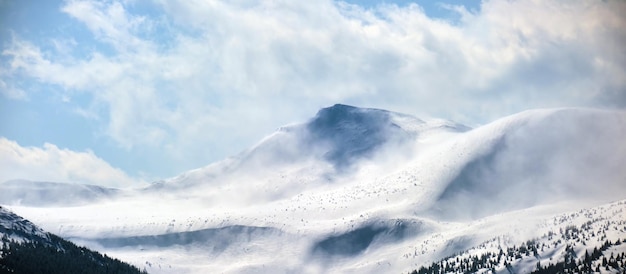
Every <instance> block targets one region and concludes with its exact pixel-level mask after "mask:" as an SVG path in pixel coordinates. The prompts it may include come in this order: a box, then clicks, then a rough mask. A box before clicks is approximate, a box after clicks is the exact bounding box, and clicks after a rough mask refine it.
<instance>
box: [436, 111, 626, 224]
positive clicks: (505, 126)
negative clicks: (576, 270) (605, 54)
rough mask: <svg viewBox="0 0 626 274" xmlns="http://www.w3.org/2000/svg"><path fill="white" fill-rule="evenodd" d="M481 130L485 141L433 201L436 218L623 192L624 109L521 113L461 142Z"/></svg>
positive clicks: (615, 196)
mask: <svg viewBox="0 0 626 274" xmlns="http://www.w3.org/2000/svg"><path fill="white" fill-rule="evenodd" d="M489 132H492V134H489ZM485 135H491V140H490V143H489V144H488V145H487V147H486V148H485V149H483V150H482V151H480V152H479V153H477V155H475V156H474V157H473V158H472V159H470V160H469V161H468V162H467V163H465V164H463V165H462V166H461V169H460V171H459V172H458V174H457V175H456V176H455V177H454V178H453V179H452V180H451V181H450V182H449V183H448V184H447V185H446V186H445V188H444V190H443V192H442V193H441V194H440V195H439V197H438V198H437V202H436V203H435V204H434V205H433V208H434V210H435V214H436V215H442V214H443V215H446V216H456V217H463V216H465V217H476V216H485V215H489V214H493V213H496V212H497V211H506V210H511V209H520V208H525V207H529V206H533V205H537V204H542V203H550V202H555V201H561V200H576V199H599V200H605V201H610V200H615V199H620V198H624V195H625V194H626V192H625V188H626V185H625V184H626V169H624V168H623V167H624V166H625V164H626V142H624V141H623V140H624V137H626V115H625V114H624V113H623V112H610V111H599V110H588V109H558V110H535V111H527V112H523V113H520V114H517V115H514V116H511V117H507V118H504V119H501V120H499V121H496V122H494V123H492V124H490V125H487V126H484V127H481V128H478V129H476V130H475V132H472V133H470V134H468V136H467V139H470V140H471V139H472V138H484V137H483V136H485ZM465 141H467V140H465ZM493 203H497V204H498V208H497V209H495V208H493V207H491V206H490V205H492V204H493Z"/></svg>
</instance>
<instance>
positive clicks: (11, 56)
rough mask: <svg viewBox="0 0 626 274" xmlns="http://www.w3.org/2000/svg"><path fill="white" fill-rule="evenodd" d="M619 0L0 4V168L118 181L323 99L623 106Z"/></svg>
mask: <svg viewBox="0 0 626 274" xmlns="http://www.w3.org/2000/svg"><path fill="white" fill-rule="evenodd" d="M624 14H626V1H621V0H607V1H600V0H587V1H572V0H562V1H558V0H555V1H537V0H528V1H511V0H491V1H482V2H481V1H462V0H456V1H445V0H444V1H441V2H434V1H409V0H398V1H376V0H369V1H356V0H350V1H347V2H341V1H326V0H318V1H293V0H273V1H254V0H231V1H217V0H193V1H189V0H171V1H170V0H167V1H166V0H156V1H143V0H121V1H79V0H75V1H34V0H27V1H17V0H14V1H11V0H0V38H1V39H0V42H1V45H0V46H1V47H2V49H1V55H0V181H4V180H8V179H12V178H23V179H32V180H47V181H64V182H80V183H92V184H103V185H110V186H129V185H136V184H138V183H143V182H149V181H152V180H155V179H159V178H164V177H171V176H175V175H177V174H178V173H180V172H183V171H186V170H188V169H192V168H197V167H201V166H204V165H206V164H209V163H211V162H214V161H217V160H220V159H223V158H225V157H227V156H230V155H234V154H236V153H238V152H240V151H242V150H243V149H245V148H248V147H250V146H252V145H254V143H255V142H256V141H258V140H260V139H261V138H262V137H263V136H265V135H267V134H270V133H271V132H273V131H274V130H275V129H276V128H277V127H279V126H281V125H284V124H288V123H293V122H303V121H306V119H308V118H310V117H312V116H313V115H314V114H315V112H316V111H317V110H318V109H319V108H321V107H326V106H329V105H332V104H335V103H345V104H353V105H357V106H363V107H376V108H384V109H389V110H394V111H399V112H404V113H409V114H414V115H417V116H424V115H428V116H434V117H441V118H447V119H452V120H456V121H458V122H462V123H466V124H469V125H472V126H473V125H479V124H484V123H487V122H489V121H492V120H493V119H496V118H498V117H501V116H504V115H508V114H512V113H515V112H518V111H521V110H525V109H530V108H541V107H557V106H558V107H561V106H585V107H597V108H621V109H623V108H626V50H624V48H625V45H626V31H625V30H626V18H625V16H624Z"/></svg>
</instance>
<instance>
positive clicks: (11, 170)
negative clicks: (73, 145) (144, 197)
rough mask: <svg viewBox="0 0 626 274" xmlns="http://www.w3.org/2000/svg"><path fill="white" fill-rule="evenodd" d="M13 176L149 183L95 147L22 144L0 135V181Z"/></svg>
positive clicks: (110, 183)
mask: <svg viewBox="0 0 626 274" xmlns="http://www.w3.org/2000/svg"><path fill="white" fill-rule="evenodd" d="M13 179H26V180H33V181H46V182H71V183H81V184H94V185H100V186H107V187H122V188H125V187H137V186H140V185H143V184H145V183H144V182H142V181H141V180H138V179H135V178H132V177H130V176H128V175H127V174H126V173H124V172H123V171H122V170H120V169H117V168H114V167H112V166H111V165H109V163H107V162H106V161H104V160H102V159H100V158H98V156H96V155H95V154H94V153H93V152H92V151H85V152H76V151H71V150H68V149H61V148H58V147H57V146H55V145H53V144H48V143H45V144H44V145H43V147H22V146H20V145H19V144H18V143H17V142H15V141H11V140H8V139H6V138H0V182H4V181H8V180H13Z"/></svg>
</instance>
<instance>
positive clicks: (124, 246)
mask: <svg viewBox="0 0 626 274" xmlns="http://www.w3.org/2000/svg"><path fill="white" fill-rule="evenodd" d="M624 137H626V112H622V111H605V110H593V109H577V108H566V109H544V110H531V111H526V112H522V113H519V114H515V115H512V116H509V117H504V118H501V119H499V120H496V121H494V122H492V123H490V124H487V125H484V126H481V127H477V128H474V129H470V128H468V127H466V126H463V125H460V124H458V123H454V122H451V121H446V120H437V119H431V120H426V119H418V118H415V117H412V116H409V115H404V114H399V113H394V112H389V111H385V110H378V109H364V108H356V107H351V106H346V105H335V106H331V107H329V108H324V109H322V110H320V111H319V112H318V113H317V114H316V115H315V117H313V118H312V119H311V120H309V121H307V122H305V123H302V124H296V125H289V126H285V127H282V128H280V129H279V130H277V131H276V132H275V133H274V134H272V135H270V136H268V137H266V138H264V139H263V140H261V141H260V142H259V143H258V144H257V145H255V146H254V147H252V148H251V149H249V150H247V151H244V152H242V153H241V154H239V155H236V156H234V157H231V158H229V159H226V160H223V161H221V162H217V163H214V164H211V165H209V166H207V167H204V168H200V169H196V170H192V171H189V172H185V173H183V174H181V175H179V176H177V177H174V178H171V179H166V180H162V181H160V182H157V183H155V184H153V185H152V186H151V187H149V188H146V189H141V190H136V191H124V192H123V193H122V194H112V195H109V194H106V195H104V196H106V198H103V199H99V200H98V199H94V201H93V202H89V203H82V202H81V203H82V204H81V203H74V204H72V205H73V206H64V205H56V206H55V207H45V206H39V207H34V206H32V205H25V203H22V205H17V204H15V203H14V204H13V205H11V208H12V209H13V210H14V211H16V212H18V213H19V214H22V215H24V216H27V217H28V218H29V219H31V220H34V221H36V222H37V223H40V224H41V225H42V226H43V227H44V228H46V229H47V230H50V231H52V232H55V233H57V234H59V235H61V236H64V237H68V238H70V239H73V240H75V241H78V242H80V243H83V244H86V245H88V246H90V247H92V248H94V249H97V250H100V251H104V252H107V254H110V255H113V256H117V257H119V258H122V259H124V260H128V261H131V262H133V263H135V264H144V265H145V266H146V268H147V269H148V271H149V272H157V273H158V272H164V273H169V272H177V273H180V272H190V273H206V272H277V273H281V272H298V273H302V272H304V273H320V272H342V273H346V272H348V273H349V272H361V273H362V272H368V273H380V272H409V271H412V270H413V269H419V267H420V266H423V265H430V264H431V263H432V262H435V261H438V260H440V259H442V258H445V257H447V256H452V255H454V254H458V253H459V252H461V251H463V250H467V249H470V248H472V247H474V246H475V245H479V244H481V243H484V242H487V241H489V240H490V239H494V237H508V238H507V239H509V240H510V241H511V242H515V243H517V242H519V243H522V242H526V241H528V240H533V239H539V238H541V237H542V236H543V234H542V233H543V232H545V231H544V230H545V229H543V228H545V227H550V229H557V230H558V228H557V224H554V225H552V226H549V225H546V222H547V221H546V220H552V219H553V218H555V216H559V215H560V214H564V213H568V214H569V213H572V212H578V211H579V210H584V209H589V208H594V207H598V206H603V205H605V206H606V205H608V204H610V203H611V202H613V201H617V200H623V199H626V169H624V168H623V167H624V166H626V142H624V141H623V140H624ZM44 192H45V190H44ZM114 192H115V191H112V192H111V193H114ZM107 193H109V192H107ZM115 193H117V192H115ZM85 195H92V194H85ZM79 196H80V195H79ZM98 197H100V196H98ZM76 199H77V200H78V201H86V200H89V199H82V198H76ZM1 201H2V202H3V203H6V202H5V201H16V199H14V198H11V197H7V198H2V200H1ZM623 207H624V205H623V203H618V204H617V205H615V208H616V210H618V208H619V210H621V208H623ZM590 216H591V217H589V218H591V221H593V218H594V216H595V217H597V218H605V219H611V218H612V219H611V220H615V221H616V222H617V220H618V218H623V217H624V216H623V214H622V215H620V214H617V215H611V216H608V215H606V216H605V215H593V214H591V215H590ZM616 218H617V219H616ZM623 233H624V232H623V231H622V230H617V232H616V233H615V235H617V236H615V237H622V238H623V237H625V236H624V235H623ZM612 235H613V234H612ZM613 241H615V240H613ZM407 254H410V255H407Z"/></svg>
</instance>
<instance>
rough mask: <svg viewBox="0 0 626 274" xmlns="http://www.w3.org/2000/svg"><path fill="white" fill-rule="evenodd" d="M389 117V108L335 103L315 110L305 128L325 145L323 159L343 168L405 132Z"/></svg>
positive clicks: (403, 134)
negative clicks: (371, 107) (315, 112)
mask: <svg viewBox="0 0 626 274" xmlns="http://www.w3.org/2000/svg"><path fill="white" fill-rule="evenodd" d="M391 118H392V117H391V115H390V112H389V111H385V110H380V109H369V108H358V107H354V106H348V105H342V104H335V105H333V106H331V107H327V108H323V109H321V110H320V111H318V112H317V114H316V115H315V117H314V118H313V119H312V120H311V121H310V122H309V123H307V125H306V129H307V131H308V136H309V138H310V140H312V141H316V142H321V143H322V144H324V145H326V146H328V151H327V152H326V153H325V155H324V157H325V158H326V160H328V161H330V162H332V163H334V164H335V166H336V167H338V168H343V167H346V166H348V165H350V164H351V163H352V162H353V160H355V159H356V158H359V157H361V156H368V155H370V154H371V153H372V152H373V151H374V150H375V149H376V148H378V147H380V146H381V145H383V144H385V143H387V142H388V141H390V140H392V139H394V138H398V137H403V136H406V135H407V134H408V133H406V132H405V131H404V130H403V129H402V128H401V127H400V126H398V125H397V124H395V123H394V122H393V120H392V119H391Z"/></svg>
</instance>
